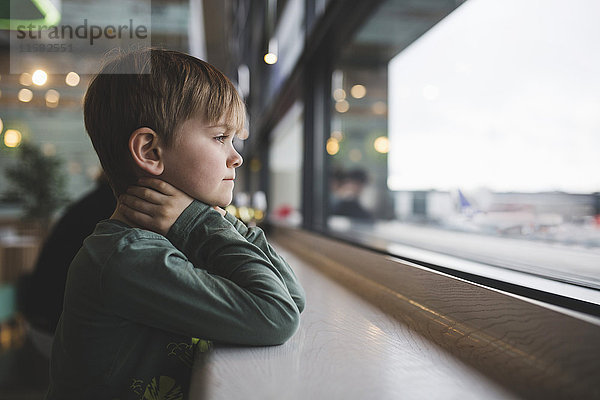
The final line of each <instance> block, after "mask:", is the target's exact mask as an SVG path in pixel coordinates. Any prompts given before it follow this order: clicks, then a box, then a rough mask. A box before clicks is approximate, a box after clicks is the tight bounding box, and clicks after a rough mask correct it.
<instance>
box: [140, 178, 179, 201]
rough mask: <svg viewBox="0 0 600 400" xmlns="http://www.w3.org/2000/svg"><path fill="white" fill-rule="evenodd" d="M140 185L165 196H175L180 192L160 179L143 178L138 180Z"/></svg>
mask: <svg viewBox="0 0 600 400" xmlns="http://www.w3.org/2000/svg"><path fill="white" fill-rule="evenodd" d="M138 184H139V185H141V186H145V187H148V188H151V189H154V190H156V191H157V192H160V193H162V194H164V195H165V196H173V195H175V194H177V193H178V190H177V189H176V188H175V187H174V186H172V185H170V184H169V183H167V182H165V181H163V180H162V179H158V178H149V177H142V178H140V179H139V180H138Z"/></svg>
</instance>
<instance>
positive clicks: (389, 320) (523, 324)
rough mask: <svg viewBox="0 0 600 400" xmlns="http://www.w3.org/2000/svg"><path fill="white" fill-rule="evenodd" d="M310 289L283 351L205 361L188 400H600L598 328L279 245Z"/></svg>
mask: <svg viewBox="0 0 600 400" xmlns="http://www.w3.org/2000/svg"><path fill="white" fill-rule="evenodd" d="M270 238H271V239H273V242H274V243H275V246H276V248H277V250H278V252H280V254H282V255H283V256H284V257H285V258H286V260H288V262H289V263H290V265H292V267H293V268H294V270H295V271H296V273H297V275H298V278H299V279H300V281H301V283H302V284H303V286H304V288H305V289H306V295H307V306H306V309H305V311H304V313H303V314H302V319H301V324H300V328H299V330H298V332H297V333H296V335H294V337H292V338H291V339H290V340H289V341H288V342H287V343H285V344H284V345H282V346H275V347H256V348H249V347H234V346H224V345H218V344H217V345H215V346H214V348H213V350H212V351H210V352H207V353H201V354H199V355H198V357H197V359H196V362H195V364H194V370H193V375H192V390H191V393H190V398H191V399H195V398H209V399H238V398H244V399H249V398H250V399H269V398H285V399H338V398H340V399H341V398H344V399H365V398H374V399H395V398H419V399H420V398H442V397H443V398H461V399H463V398H473V399H482V398H485V399H494V398H498V399H507V398H521V397H522V398H567V397H569V398H593V397H599V396H600V389H599V387H598V385H597V383H596V380H597V377H598V374H599V373H600V360H599V358H598V356H597V355H598V354H600V325H598V324H597V323H596V322H595V321H594V320H584V319H580V318H577V317H576V316H574V315H569V314H564V313H561V312H559V311H557V310H556V309H552V308H548V307H544V306H543V305H541V304H536V303H532V302H529V301H526V300H524V299H521V298H518V297H515V296H511V295H509V294H506V293H501V292H498V291H496V290H491V289H488V288H485V287H482V286H479V285H475V284H472V283H469V282H465V281H462V280H459V279H456V278H453V277H450V276H447V275H444V274H441V273H438V272H435V271H431V270H428V269H426V268H422V267H418V266H415V265H411V264H408V263H403V262H399V261H398V260H394V259H393V258H391V257H387V256H384V255H381V254H378V253H375V252H371V251H368V250H364V249H359V248H356V247H355V246H352V245H348V244H345V243H341V242H339V241H336V240H333V239H329V238H324V237H321V236H317V235H314V234H311V233H308V232H305V231H302V230H296V229H287V228H277V230H276V232H275V234H274V235H271V236H270Z"/></svg>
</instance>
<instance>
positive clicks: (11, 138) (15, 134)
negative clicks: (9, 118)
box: [4, 129, 22, 147]
mask: <svg viewBox="0 0 600 400" xmlns="http://www.w3.org/2000/svg"><path fill="white" fill-rule="evenodd" d="M21 139H22V136H21V132H19V131H18V130H16V129H7V130H6V132H5V133H4V144H5V145H6V147H17V146H18V145H20V144H21Z"/></svg>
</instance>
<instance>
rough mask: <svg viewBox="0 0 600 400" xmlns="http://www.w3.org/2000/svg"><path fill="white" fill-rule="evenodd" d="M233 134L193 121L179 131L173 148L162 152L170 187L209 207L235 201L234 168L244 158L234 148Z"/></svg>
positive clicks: (188, 121)
mask: <svg viewBox="0 0 600 400" xmlns="http://www.w3.org/2000/svg"><path fill="white" fill-rule="evenodd" d="M233 137H234V132H231V131H228V130H227V128H226V127H225V126H224V125H219V126H209V125H208V124H206V123H204V121H203V120H202V119H200V118H191V119H189V120H187V121H186V122H185V123H183V125H182V126H181V127H180V128H179V130H178V132H177V133H176V135H175V140H174V142H173V144H172V146H171V147H170V148H168V149H163V153H162V154H163V161H164V166H165V169H164V172H163V174H162V175H161V176H160V177H161V178H162V179H164V180H165V181H167V182H169V183H170V184H171V185H173V186H175V187H177V188H178V189H180V190H182V191H184V192H185V193H187V194H188V195H190V196H192V197H193V198H195V199H197V200H200V201H201V202H203V203H206V204H208V205H210V206H221V207H225V206H227V205H229V203H231V200H232V198H233V186H234V184H233V179H234V178H235V169H236V168H237V167H239V166H240V165H242V161H243V160H242V157H241V156H240V154H239V153H238V152H237V151H236V150H235V148H234V147H233Z"/></svg>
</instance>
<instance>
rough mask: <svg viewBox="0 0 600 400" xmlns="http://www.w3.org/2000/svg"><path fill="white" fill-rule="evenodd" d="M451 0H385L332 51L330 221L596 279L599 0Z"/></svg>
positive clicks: (398, 247)
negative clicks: (459, 2) (459, 0)
mask: <svg viewBox="0 0 600 400" xmlns="http://www.w3.org/2000/svg"><path fill="white" fill-rule="evenodd" d="M455 6H456V4H455V2H448V1H441V0H438V1H428V2H407V1H402V0H387V1H384V2H383V3H382V4H381V6H380V7H379V8H378V9H377V10H376V11H375V12H374V13H373V14H372V15H371V16H370V17H369V18H368V19H367V20H366V21H365V22H364V23H363V25H362V26H361V28H360V29H359V30H358V31H357V32H356V34H355V35H354V36H353V37H352V39H351V40H350V41H349V42H348V43H347V44H346V46H345V48H344V49H343V51H342V52H341V55H340V57H339V59H338V60H337V61H336V63H335V66H334V71H333V73H332V77H331V86H332V91H331V110H332V111H331V131H330V133H329V138H328V140H327V153H328V157H329V165H330V166H331V168H330V172H329V202H328V206H329V213H328V228H329V229H330V230H331V231H332V232H334V233H335V234H337V235H340V236H344V237H347V238H350V239H351V240H359V241H362V242H365V243H367V244H369V245H372V246H375V247H380V248H383V249H385V250H387V251H392V252H395V253H397V254H398V255H400V256H405V257H410V258H415V259H420V260H422V261H428V260H431V261H430V262H432V263H440V262H443V263H444V264H445V265H446V266H448V265H449V264H451V262H450V261H447V259H445V260H444V261H440V256H441V255H447V256H451V257H453V258H456V257H459V258H461V259H463V260H468V261H469V262H460V263H458V264H460V266H459V267H458V268H465V266H467V265H469V268H470V272H473V273H476V274H483V275H486V274H490V273H491V274H492V275H493V276H495V277H498V276H499V275H494V274H503V273H506V271H518V272H517V274H520V273H523V272H525V273H527V274H528V276H530V277H533V276H542V277H544V278H550V279H551V282H550V281H549V282H546V283H544V284H542V285H545V286H544V287H543V288H542V289H544V290H549V291H554V286H553V284H554V283H556V282H563V283H569V284H574V285H578V286H582V287H586V288H590V289H600V175H599V174H598V171H600V157H598V156H597V154H596V153H597V149H598V148H600V134H598V132H600V79H599V78H598V75H597V73H596V71H598V70H600V56H598V52H597V51H596V47H597V44H596V38H597V37H600V27H599V26H598V25H597V24H596V23H595V18H594V16H595V15H598V13H599V12H600V5H599V4H598V3H597V2H594V1H591V0H590V1H584V0H581V1H577V2H573V3H569V4H568V6H567V5H566V4H565V3H564V2H560V1H549V2H543V3H539V2H534V1H526V2H521V1H510V2H494V1H491V0H469V1H467V2H465V3H464V4H462V5H461V6H460V7H458V8H457V9H456V10H454V11H452V10H453V9H454V7H455ZM441 10H445V12H444V13H442V12H441ZM448 13H449V15H448V16H447V17H446V18H444V19H443V20H441V21H439V22H438V20H439V19H440V17H441V16H440V15H441V14H444V15H446V14H448ZM472 261H475V262H476V263H470V262H472ZM458 264H457V265H458ZM490 266H492V267H502V269H503V270H498V269H497V268H495V271H496V272H490V271H491V270H492V269H494V268H492V269H490V268H489V267H490ZM502 271H504V272H502ZM503 276H504V275H503ZM520 277H522V275H518V277H517V275H514V276H513V277H512V278H510V279H513V280H519V279H520ZM581 298H582V299H583V298H584V299H585V300H587V301H593V302H596V303H599V302H600V297H599V296H598V294H597V292H595V293H594V294H591V295H585V296H582V297H581Z"/></svg>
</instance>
